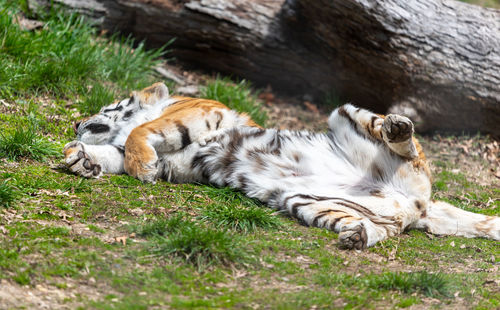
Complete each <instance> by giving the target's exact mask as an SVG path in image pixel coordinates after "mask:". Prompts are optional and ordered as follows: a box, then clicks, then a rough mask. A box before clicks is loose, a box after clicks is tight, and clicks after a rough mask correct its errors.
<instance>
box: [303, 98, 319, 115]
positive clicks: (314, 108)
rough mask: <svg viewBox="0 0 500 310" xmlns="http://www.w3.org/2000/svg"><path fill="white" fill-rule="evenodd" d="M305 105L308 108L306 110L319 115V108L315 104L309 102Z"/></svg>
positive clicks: (305, 102)
mask: <svg viewBox="0 0 500 310" xmlns="http://www.w3.org/2000/svg"><path fill="white" fill-rule="evenodd" d="M304 105H305V106H306V108H307V109H308V110H309V111H311V112H313V113H315V114H318V113H319V110H318V107H317V106H316V105H315V104H314V103H311V102H309V101H304Z"/></svg>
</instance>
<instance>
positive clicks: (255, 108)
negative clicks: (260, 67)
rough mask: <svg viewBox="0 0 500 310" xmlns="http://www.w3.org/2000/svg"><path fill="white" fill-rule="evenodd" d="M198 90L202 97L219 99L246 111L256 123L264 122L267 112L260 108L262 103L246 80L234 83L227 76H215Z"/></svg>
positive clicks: (240, 110)
mask: <svg viewBox="0 0 500 310" xmlns="http://www.w3.org/2000/svg"><path fill="white" fill-rule="evenodd" d="M200 92H201V95H200V96H201V97H202V98H207V99H212V100H217V101H220V102H222V103H224V104H225V105H227V106H228V107H229V108H231V109H234V110H236V111H238V112H246V113H247V114H248V115H250V117H251V118H252V119H253V120H254V121H255V122H256V123H257V124H259V125H261V126H264V125H265V124H266V120H267V114H266V113H265V112H264V111H263V110H262V104H261V103H260V101H259V100H258V99H257V95H256V94H255V92H253V91H252V89H251V84H250V82H248V81H245V80H241V81H239V82H237V83H234V82H233V81H231V79H229V78H227V77H225V78H220V77H217V78H216V79H215V80H213V81H209V82H208V83H207V85H205V86H204V87H202V88H201V89H200Z"/></svg>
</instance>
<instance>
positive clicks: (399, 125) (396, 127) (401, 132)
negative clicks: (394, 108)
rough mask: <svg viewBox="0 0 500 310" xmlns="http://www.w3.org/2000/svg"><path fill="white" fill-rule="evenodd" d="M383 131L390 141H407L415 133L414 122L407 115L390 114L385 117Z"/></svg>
mask: <svg viewBox="0 0 500 310" xmlns="http://www.w3.org/2000/svg"><path fill="white" fill-rule="evenodd" d="M382 131H383V134H384V136H385V137H387V140H388V142H390V143H397V142H403V141H407V140H409V139H411V136H412V135H413V123H412V121H411V120H410V119H409V118H407V117H405V116H401V115H397V114H389V115H387V116H386V117H385V119H384V124H383V125H382Z"/></svg>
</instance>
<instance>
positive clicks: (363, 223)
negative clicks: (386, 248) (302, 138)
mask: <svg viewBox="0 0 500 310" xmlns="http://www.w3.org/2000/svg"><path fill="white" fill-rule="evenodd" d="M269 205H270V206H272V207H275V208H277V209H283V210H287V211H288V213H290V214H291V215H293V216H294V217H296V218H298V219H300V220H302V221H303V222H304V223H306V224H307V225H308V226H314V227H320V228H326V229H329V230H332V231H335V232H337V233H339V244H340V246H341V247H343V248H347V249H357V250H362V249H366V248H367V247H370V246H373V245H374V244H376V243H377V242H379V241H382V240H385V239H386V238H387V237H389V236H392V235H394V234H396V233H399V232H400V231H399V230H398V227H397V225H396V224H395V223H394V222H393V221H391V220H388V219H386V218H383V217H380V216H376V215H375V214H372V213H371V211H369V210H367V209H366V208H364V207H362V206H360V205H357V204H355V203H353V202H351V201H348V200H344V199H341V198H327V197H318V196H315V195H306V194H286V195H282V196H281V197H280V198H278V199H277V200H273V199H271V201H269ZM366 213H369V214H368V215H369V216H367V214H366Z"/></svg>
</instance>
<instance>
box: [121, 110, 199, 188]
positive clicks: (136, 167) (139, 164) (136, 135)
mask: <svg viewBox="0 0 500 310" xmlns="http://www.w3.org/2000/svg"><path fill="white" fill-rule="evenodd" d="M190 143H191V137H190V135H189V130H188V129H187V128H186V127H185V126H184V125H182V123H181V122H180V121H177V122H176V121H172V120H170V119H162V118H160V119H156V120H154V121H151V122H149V123H146V124H144V125H141V126H139V127H137V128H135V129H134V130H132V132H131V133H130V135H129V136H128V138H127V141H126V143H125V163H124V167H125V171H126V172H127V173H128V174H129V175H131V176H133V177H136V178H138V179H139V180H141V181H143V182H155V180H156V179H157V178H158V177H159V171H158V157H159V154H164V153H168V152H175V151H178V150H181V149H183V148H185V147H186V146H187V145H189V144H190Z"/></svg>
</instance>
